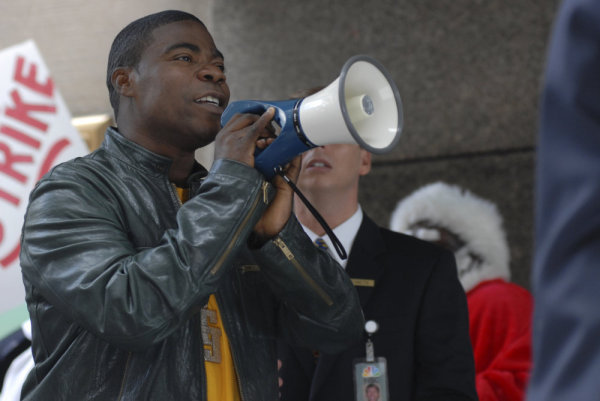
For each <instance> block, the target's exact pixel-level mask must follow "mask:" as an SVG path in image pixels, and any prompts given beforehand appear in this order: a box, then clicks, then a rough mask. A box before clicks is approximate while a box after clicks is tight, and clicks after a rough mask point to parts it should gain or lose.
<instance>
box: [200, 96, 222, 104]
mask: <svg viewBox="0 0 600 401" xmlns="http://www.w3.org/2000/svg"><path fill="white" fill-rule="evenodd" d="M196 103H212V104H214V105H215V106H218V105H219V99H217V98H216V97H213V96H203V97H201V98H200V99H196Z"/></svg>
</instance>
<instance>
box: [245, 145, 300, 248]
mask: <svg viewBox="0 0 600 401" xmlns="http://www.w3.org/2000/svg"><path fill="white" fill-rule="evenodd" d="M301 161H302V156H300V155H299V156H296V157H295V158H294V159H293V160H292V161H291V162H290V163H288V164H287V165H286V166H285V169H284V170H283V172H284V173H285V175H286V176H287V177H288V178H289V179H290V180H292V181H294V182H296V181H297V180H298V175H299V174H300V164H301ZM272 183H273V185H274V186H275V188H276V189H277V194H276V195H275V198H274V199H273V201H272V202H271V204H270V205H269V207H268V208H267V210H265V212H264V213H263V215H262V217H261V218H260V220H259V221H258V223H256V225H255V226H254V234H256V236H257V237H258V238H259V239H261V240H262V241H266V240H268V239H270V238H273V237H275V236H276V235H277V234H278V233H279V231H281V230H282V229H283V226H284V225H285V223H287V221H288V219H289V218H290V215H291V214H292V200H293V198H294V191H293V190H292V188H291V187H290V186H289V185H288V184H287V183H286V182H285V180H284V179H283V178H282V177H280V176H279V175H276V176H275V177H273V181H272Z"/></svg>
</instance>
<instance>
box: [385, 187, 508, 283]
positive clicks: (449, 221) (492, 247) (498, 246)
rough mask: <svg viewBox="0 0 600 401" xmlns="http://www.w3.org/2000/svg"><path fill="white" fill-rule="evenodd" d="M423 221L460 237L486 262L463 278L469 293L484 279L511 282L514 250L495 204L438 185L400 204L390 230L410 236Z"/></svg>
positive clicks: (411, 196) (417, 193)
mask: <svg viewBox="0 0 600 401" xmlns="http://www.w3.org/2000/svg"><path fill="white" fill-rule="evenodd" d="M423 220H427V221H428V222H430V223H432V224H434V225H439V226H441V227H443V228H445V229H446V230H449V231H451V232H453V233H455V234H457V235H458V236H459V237H460V238H461V239H462V240H463V241H465V242H466V246H467V247H468V248H469V250H470V251H472V252H473V253H475V254H477V255H479V256H480V257H481V258H482V259H483V263H482V264H481V268H480V269H478V270H477V271H473V272H472V273H469V274H465V275H463V276H462V277H461V278H460V281H461V284H462V285H463V288H464V289H465V291H469V290H470V289H472V288H473V287H475V286H476V285H477V284H478V283H480V282H481V281H483V280H490V279H495V278H503V279H505V280H510V269H509V263H510V251H509V248H508V243H507V240H506V234H505V232H504V229H503V228H502V217H501V216H500V214H499V213H498V209H497V207H496V205H495V204H494V203H492V202H490V201H488V200H485V199H482V198H480V197H478V196H476V195H474V194H473V193H471V192H469V191H468V190H463V189H462V188H460V187H458V186H454V185H448V184H446V183H443V182H436V183H433V184H429V185H426V186H424V187H422V188H420V189H418V190H416V191H415V192H413V193H412V194H410V195H409V196H407V197H406V198H404V199H403V200H401V201H399V202H398V204H397V205H396V208H395V209H394V211H393V212H392V216H391V218H390V229H392V230H393V231H397V232H401V233H409V234H410V230H409V228H410V227H411V225H413V224H414V223H416V222H418V221H423Z"/></svg>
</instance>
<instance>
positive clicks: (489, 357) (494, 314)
mask: <svg viewBox="0 0 600 401" xmlns="http://www.w3.org/2000/svg"><path fill="white" fill-rule="evenodd" d="M390 228H391V229H392V230H394V231H398V232H403V233H407V234H411V235H414V236H416V237H419V238H421V239H424V240H428V241H430V242H435V243H438V244H440V245H442V246H444V247H447V248H449V249H450V250H452V251H453V252H454V255H455V257H456V264H457V268H458V275H459V279H460V282H461V284H462V286H463V288H464V290H465V292H466V294H467V303H468V307H469V325H470V336H471V344H472V345H473V353H474V357H475V370H476V386H477V393H478V395H479V400H480V401H520V400H524V399H525V390H526V386H527V380H528V378H529V373H530V370H531V316H532V311H533V310H532V309H533V299H532V297H531V294H530V293H529V292H528V291H527V290H526V289H524V288H522V287H520V286H517V285H515V284H513V283H511V282H509V280H510V270H509V259H510V254H509V249H508V244H507V241H506V235H505V233H504V230H503V228H502V218H501V217H500V214H499V213H498V210H497V207H496V205H495V204H493V203H492V202H490V201H487V200H485V199H482V198H480V197H478V196H476V195H474V194H472V193H471V192H469V191H466V190H463V189H461V188H459V187H457V186H451V185H448V184H445V183H442V182H438V183H434V184H430V185H427V186H425V187H423V188H421V189H419V190H417V191H415V192H414V193H413V194H411V195H410V196H408V197H407V198H405V199H404V200H402V201H400V202H399V203H398V205H397V206H396V209H395V210H394V212H393V214H392V217H391V220H390Z"/></svg>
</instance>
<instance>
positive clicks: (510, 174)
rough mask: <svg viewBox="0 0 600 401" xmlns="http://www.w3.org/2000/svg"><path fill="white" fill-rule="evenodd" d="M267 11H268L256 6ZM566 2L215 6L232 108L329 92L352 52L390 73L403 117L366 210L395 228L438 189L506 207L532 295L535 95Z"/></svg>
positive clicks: (418, 0)
mask: <svg viewBox="0 0 600 401" xmlns="http://www.w3.org/2000/svg"><path fill="white" fill-rule="evenodd" d="M258 4H260V5H258ZM557 5H558V1H549V0H532V1H527V2H523V1H519V0H503V1H499V0H490V1H483V0H397V1H390V0H386V1H378V2H366V1H361V0H344V1H329V2H324V1H316V0H306V1H302V2H284V1H276V0H265V1H262V2H251V1H246V0H229V1H224V2H218V3H215V7H214V21H215V22H216V23H215V27H214V32H213V33H214V36H215V40H216V41H217V45H218V46H220V47H221V50H223V52H224V53H225V55H226V64H227V68H228V70H229V81H230V84H231V88H232V98H233V99H282V98H286V97H287V96H288V95H289V94H291V93H293V92H295V91H296V90H298V89H303V88H308V87H313V86H316V85H322V84H328V83H330V82H331V81H333V80H334V79H335V78H336V77H337V76H338V74H339V71H340V69H341V67H342V65H343V64H344V62H345V61H346V60H347V59H348V58H349V57H351V56H353V55H355V54H368V55H371V56H373V57H375V58H376V59H378V60H379V61H380V62H381V63H382V64H383V65H384V66H385V67H386V68H387V69H388V70H389V71H390V73H391V74H392V76H393V78H394V80H395V82H396V84H397V85H398V88H399V90H400V93H401V96H402V99H403V103H404V110H405V129H404V131H403V134H402V138H401V140H400V142H399V145H398V146H397V148H396V149H395V150H394V151H392V152H391V153H389V154H387V155H383V156H377V157H375V159H374V168H373V171H372V172H371V174H370V175H369V176H367V177H365V178H364V179H363V180H362V183H361V195H360V197H361V203H362V205H363V207H364V209H365V210H366V212H367V213H368V214H369V215H370V216H371V217H373V218H374V219H375V220H376V221H377V222H378V223H379V224H381V225H384V226H387V225H388V220H389V216H390V213H391V211H392V209H393V207H394V206H395V204H396V202H397V201H398V200H399V199H401V198H402V197H404V196H406V195H408V194H409V193H410V192H412V191H413V190H415V189H417V188H419V187H420V186H422V185H425V184H427V183H430V182H433V181H440V180H441V181H446V182H448V183H452V184H458V185H461V186H463V187H465V188H468V189H470V190H471V191H473V192H475V193H476V194H478V195H480V196H482V197H485V198H488V199H490V200H492V201H494V202H496V203H497V204H498V207H499V210H500V212H501V213H502V214H503V216H504V220H505V226H506V230H507V235H508V239H509V242H510V247H511V253H512V262H511V269H512V273H513V280H514V281H515V282H517V283H519V284H521V285H523V286H525V287H527V288H529V271H530V261H531V248H532V233H533V217H532V211H533V185H534V182H533V176H534V159H535V142H536V129H537V118H538V104H537V103H538V97H539V87H540V80H541V77H542V73H543V66H544V58H545V51H546V45H547V41H548V35H549V31H550V27H551V23H552V20H553V17H554V14H555V11H556V7H557Z"/></svg>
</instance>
